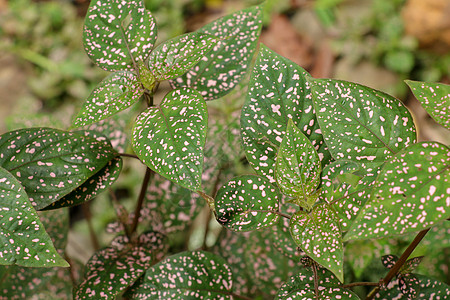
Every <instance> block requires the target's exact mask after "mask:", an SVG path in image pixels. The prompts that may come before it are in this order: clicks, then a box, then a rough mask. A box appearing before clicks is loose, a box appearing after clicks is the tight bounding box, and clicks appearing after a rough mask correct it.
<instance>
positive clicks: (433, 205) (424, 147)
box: [344, 142, 450, 240]
mask: <svg viewBox="0 0 450 300" xmlns="http://www.w3.org/2000/svg"><path fill="white" fill-rule="evenodd" d="M449 170H450V149H449V148H448V147H446V146H444V145H442V144H439V143H436V142H422V143H418V144H414V145H412V146H410V147H408V148H406V149H404V150H402V151H401V152H399V153H398V154H397V155H396V156H394V157H393V158H391V159H390V160H388V161H387V162H386V164H385V165H384V167H383V168H382V169H381V173H380V174H379V175H378V177H377V180H376V182H375V183H374V187H373V192H372V196H371V198H370V200H369V201H368V202H367V203H366V205H365V206H364V208H363V209H362V211H361V213H360V214H359V215H358V217H357V218H356V219H355V222H354V223H353V224H352V226H351V227H350V229H349V230H348V232H347V234H346V235H345V237H344V240H351V239H356V238H358V239H368V238H377V237H382V236H394V235H400V234H404V233H408V232H416V231H419V230H423V229H425V228H428V227H431V226H432V225H434V224H437V223H439V222H441V221H443V220H445V219H448V218H449V217H450V212H449V207H450V206H449V199H450V198H449V197H448V195H449V188H448V186H449V182H450V172H449Z"/></svg>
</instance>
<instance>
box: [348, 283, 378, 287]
mask: <svg viewBox="0 0 450 300" xmlns="http://www.w3.org/2000/svg"><path fill="white" fill-rule="evenodd" d="M378 284H380V283H379V282H352V283H348V284H343V285H341V287H343V288H351V287H354V286H377V285H378Z"/></svg>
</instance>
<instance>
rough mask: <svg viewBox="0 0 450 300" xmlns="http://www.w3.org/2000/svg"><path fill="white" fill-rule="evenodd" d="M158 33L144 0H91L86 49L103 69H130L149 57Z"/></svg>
mask: <svg viewBox="0 0 450 300" xmlns="http://www.w3.org/2000/svg"><path fill="white" fill-rule="evenodd" d="M156 34H157V30H156V23H155V20H154V19H153V17H152V15H151V14H150V12H149V11H147V10H146V9H145V7H144V2H143V1H142V0H132V1H126V2H123V1H121V0H98V1H91V5H90V6H89V10H88V12H87V14H86V19H85V21H84V31H83V41H84V48H85V50H86V53H87V55H88V56H89V57H90V58H91V59H92V61H93V62H94V63H95V64H96V65H97V66H99V67H100V68H102V69H104V70H107V71H119V70H126V69H129V70H130V69H134V68H135V66H134V63H135V62H136V61H144V60H145V59H146V58H147V56H148V54H149V53H150V51H151V50H152V48H153V45H154V44H155V41H156Z"/></svg>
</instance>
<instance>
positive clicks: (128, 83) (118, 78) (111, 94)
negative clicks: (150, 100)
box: [72, 71, 144, 128]
mask: <svg viewBox="0 0 450 300" xmlns="http://www.w3.org/2000/svg"><path fill="white" fill-rule="evenodd" d="M143 93H144V89H143V87H142V86H141V83H140V82H139V81H138V79H137V76H136V74H134V73H133V72H129V71H119V72H115V73H113V74H111V75H109V76H108V77H106V78H105V79H104V80H103V81H102V82H100V84H98V85H97V86H96V87H95V89H94V90H93V91H92V93H91V94H90V95H89V97H88V98H87V100H86V102H85V103H84V104H83V107H82V108H81V110H80V111H79V112H78V114H77V116H76V117H75V120H74V121H73V125H72V127H73V128H76V127H80V126H86V125H89V124H92V123H95V122H98V121H101V120H104V119H106V118H108V117H110V116H112V115H115V114H117V113H119V112H121V111H123V110H125V109H127V108H129V107H130V106H131V105H133V104H134V103H136V101H138V100H139V98H140V97H141V96H142V95H143Z"/></svg>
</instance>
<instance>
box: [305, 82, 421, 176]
mask: <svg viewBox="0 0 450 300" xmlns="http://www.w3.org/2000/svg"><path fill="white" fill-rule="evenodd" d="M308 81H309V82H310V84H311V89H312V99H313V102H314V108H315V110H316V115H317V119H318V121H319V125H320V129H321V130H322V134H323V136H324V138H325V142H326V143H327V145H328V148H329V150H330V152H331V154H332V155H333V157H334V159H336V160H339V159H344V158H345V159H349V160H353V161H359V162H360V163H361V165H362V166H363V168H366V169H373V168H375V167H377V166H379V165H381V164H383V163H384V162H385V161H386V159H388V158H390V157H392V156H393V155H394V154H395V153H397V152H398V151H400V150H401V149H403V148H405V147H407V146H408V145H411V144H413V143H414V142H415V141H416V132H415V128H414V123H413V120H412V117H411V114H410V113H409V112H408V110H407V109H406V107H405V106H404V105H403V104H402V103H401V102H400V101H398V100H397V99H395V98H394V97H392V96H390V95H388V94H385V93H383V92H380V91H377V90H374V89H371V88H368V87H366V86H363V85H360V84H357V83H352V82H346V81H342V80H332V79H312V78H311V77H309V78H308Z"/></svg>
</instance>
